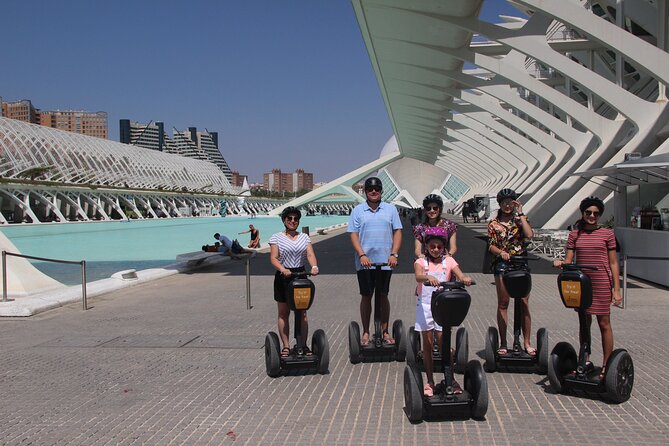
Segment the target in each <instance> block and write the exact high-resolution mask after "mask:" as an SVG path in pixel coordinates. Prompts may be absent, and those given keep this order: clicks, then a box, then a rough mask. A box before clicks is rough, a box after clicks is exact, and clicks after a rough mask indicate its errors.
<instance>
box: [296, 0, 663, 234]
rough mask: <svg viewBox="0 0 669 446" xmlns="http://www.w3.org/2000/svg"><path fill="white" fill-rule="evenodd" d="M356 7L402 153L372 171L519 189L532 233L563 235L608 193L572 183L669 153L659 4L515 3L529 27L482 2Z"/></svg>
mask: <svg viewBox="0 0 669 446" xmlns="http://www.w3.org/2000/svg"><path fill="white" fill-rule="evenodd" d="M352 3H353V6H354V9H355V13H356V15H357V18H358V22H359V25H360V29H361V31H362V35H363V38H364V40H365V44H366V46H367V49H368V51H369V54H370V60H371V63H372V66H373V68H374V71H375V73H376V77H377V80H378V83H379V86H380V88H381V92H382V95H383V98H384V101H385V104H386V108H387V110H388V114H389V117H390V120H391V123H392V126H393V130H394V133H395V135H396V137H397V141H398V147H399V152H397V153H396V154H395V159H390V158H389V157H388V156H385V157H384V156H382V157H381V158H380V159H379V160H378V161H377V162H375V163H371V164H370V165H368V166H366V167H372V166H373V167H376V169H377V170H378V169H380V168H382V167H383V166H385V165H387V164H390V163H391V162H393V161H395V160H396V159H398V158H411V159H414V160H419V161H422V162H426V163H429V164H433V165H434V166H437V167H440V168H442V169H444V170H445V171H447V172H449V173H450V174H451V177H450V179H451V180H449V181H448V182H447V184H446V190H444V194H443V195H445V196H447V197H449V198H452V199H455V200H457V201H459V202H461V201H462V200H464V199H466V198H469V196H471V195H474V194H493V195H494V194H495V193H496V192H497V191H498V190H499V189H500V188H503V187H511V188H514V189H516V190H517V191H519V192H521V193H522V196H521V199H522V200H523V201H524V202H525V203H526V209H527V211H528V213H529V214H530V218H532V221H533V222H534V224H536V225H538V226H546V227H555V228H557V227H564V226H566V225H567V224H570V223H571V222H572V221H573V220H574V218H575V216H576V211H577V208H578V203H579V202H580V200H581V199H582V198H583V197H585V196H588V195H593V194H595V195H599V196H602V197H606V196H608V195H609V194H610V191H609V190H608V189H606V188H604V187H602V186H600V185H599V184H596V183H594V182H588V181H586V180H584V179H582V178H580V177H577V176H571V174H573V173H574V172H577V171H583V170H588V169H593V168H600V167H605V166H609V165H613V164H615V163H618V162H621V161H622V160H623V158H624V154H625V153H628V152H638V153H641V154H642V155H651V154H656V153H662V152H666V151H669V143H668V142H667V141H666V138H667V136H668V134H669V128H668V127H667V125H666V122H668V118H669V109H668V108H667V98H666V87H665V86H666V85H667V83H669V55H668V54H667V51H666V50H667V47H668V46H669V43H668V42H669V39H668V32H667V31H668V27H667V20H668V19H667V17H668V15H669V7H668V6H667V3H668V2H667V1H665V0H662V1H657V2H648V1H645V0H624V1H621V0H618V1H606V0H590V1H578V0H560V1H558V0H553V1H544V0H514V2H513V3H514V4H516V5H518V7H519V8H522V9H524V11H525V12H526V13H527V17H525V18H511V17H504V18H501V19H500V22H502V23H488V22H485V21H483V20H480V19H479V18H478V16H479V12H480V10H481V7H482V5H483V0H441V1H438V0H352ZM616 8H618V9H620V10H617V9H616ZM519 15H522V14H520V13H519ZM363 171H365V173H363V174H362V176H365V175H368V174H369V173H371V172H370V171H369V169H362V170H359V171H358V173H362V172H363ZM360 178H361V176H358V177H355V178H351V176H350V175H349V176H346V177H342V178H341V179H338V180H335V181H334V182H332V183H331V185H330V186H328V187H325V188H321V189H323V190H320V191H319V193H320V194H324V193H325V192H326V189H328V188H330V189H333V188H335V187H338V186H339V185H342V184H348V183H351V182H355V181H357V180H359V179H360ZM416 181H418V182H421V181H422V182H425V183H427V182H430V183H432V182H434V181H435V180H434V179H432V178H429V177H418V178H416ZM448 183H450V184H452V185H454V186H457V188H458V190H459V192H458V193H450V192H449V188H450V186H449V185H448ZM398 187H400V188H401V185H398ZM430 187H431V188H433V189H438V188H439V187H440V185H439V184H429V185H427V187H426V188H424V189H430ZM463 190H465V191H466V193H467V195H468V196H464V195H463V192H462V191H463ZM310 198H311V197H309V196H305V197H303V198H302V201H304V200H308V199H310ZM413 198H414V199H415V200H416V201H419V199H420V198H422V197H413ZM455 200H454V201H455ZM293 204H299V202H295V203H293Z"/></svg>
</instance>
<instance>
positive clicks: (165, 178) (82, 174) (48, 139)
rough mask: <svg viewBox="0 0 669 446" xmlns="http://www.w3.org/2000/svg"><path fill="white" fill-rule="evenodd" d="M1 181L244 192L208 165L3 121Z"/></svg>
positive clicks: (217, 192) (148, 150)
mask: <svg viewBox="0 0 669 446" xmlns="http://www.w3.org/2000/svg"><path fill="white" fill-rule="evenodd" d="M0 176H1V177H2V178H5V179H9V180H12V179H25V178H29V177H31V176H33V177H36V178H39V179H40V180H42V181H53V182H56V183H64V184H68V185H81V186H99V187H120V188H130V189H153V190H162V191H184V190H188V191H197V192H204V193H215V194H222V193H228V194H234V193H238V192H240V188H236V187H233V186H231V185H230V182H229V181H228V179H227V178H226V177H225V175H224V174H223V172H221V170H220V169H219V168H218V167H217V166H216V165H214V164H212V163H209V162H206V161H200V160H195V159H191V158H186V157H182V156H178V155H170V154H166V153H162V152H158V151H155V150H150V149H144V148H141V147H137V146H131V145H127V144H121V143H119V142H114V141H109V140H105V139H100V138H93V137H90V136H85V135H80V134H77V133H71V132H65V131H62V130H57V129H52V128H49V127H44V126H40V125H35V124H28V123H25V122H22V121H17V120H13V119H8V118H2V117H0Z"/></svg>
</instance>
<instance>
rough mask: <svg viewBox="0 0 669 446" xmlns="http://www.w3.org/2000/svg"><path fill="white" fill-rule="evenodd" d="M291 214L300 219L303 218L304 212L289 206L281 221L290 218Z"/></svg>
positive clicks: (282, 213)
mask: <svg viewBox="0 0 669 446" xmlns="http://www.w3.org/2000/svg"><path fill="white" fill-rule="evenodd" d="M290 214H295V215H297V218H298V219H300V218H302V212H300V210H299V209H298V208H296V207H295V206H288V207H287V208H285V209H284V210H283V211H281V221H283V220H285V219H286V217H288V216H289V215H290Z"/></svg>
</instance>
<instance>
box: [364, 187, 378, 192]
mask: <svg viewBox="0 0 669 446" xmlns="http://www.w3.org/2000/svg"><path fill="white" fill-rule="evenodd" d="M365 191H366V192H381V188H380V187H378V186H372V187H368V188H367V189H365Z"/></svg>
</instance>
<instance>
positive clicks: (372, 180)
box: [365, 177, 383, 190]
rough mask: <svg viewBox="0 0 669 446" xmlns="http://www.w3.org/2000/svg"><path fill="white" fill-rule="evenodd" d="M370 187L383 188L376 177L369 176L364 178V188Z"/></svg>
mask: <svg viewBox="0 0 669 446" xmlns="http://www.w3.org/2000/svg"><path fill="white" fill-rule="evenodd" d="M370 187H378V188H381V189H383V184H382V183H381V180H379V179H378V178H377V177H369V178H367V179H366V180H365V190H367V189H369V188H370Z"/></svg>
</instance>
